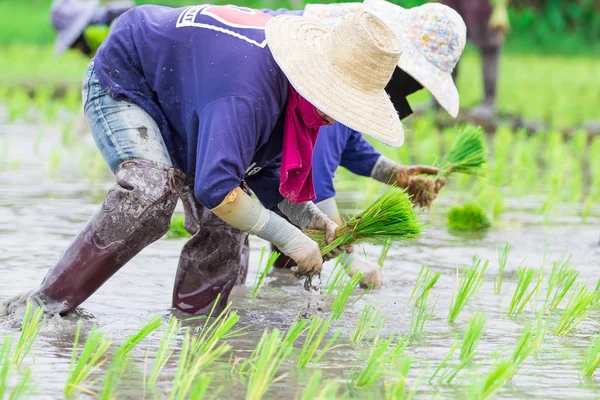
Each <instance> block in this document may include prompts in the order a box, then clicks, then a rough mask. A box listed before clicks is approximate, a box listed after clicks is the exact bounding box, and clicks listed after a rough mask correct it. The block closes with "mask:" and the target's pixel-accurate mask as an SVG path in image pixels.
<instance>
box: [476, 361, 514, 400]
mask: <svg viewBox="0 0 600 400" xmlns="http://www.w3.org/2000/svg"><path fill="white" fill-rule="evenodd" d="M512 374H513V364H512V361H511V360H500V361H498V362H496V363H495V364H494V365H492V367H490V369H489V371H488V372H487V374H485V376H484V377H483V379H481V380H477V381H475V383H474V384H473V385H472V386H471V387H470V388H469V390H468V398H469V399H471V400H486V399H489V398H490V397H492V396H493V395H494V394H495V393H496V392H497V391H498V390H500V389H501V388H502V386H504V383H505V382H506V381H507V380H509V379H510V377H511V376H512Z"/></svg>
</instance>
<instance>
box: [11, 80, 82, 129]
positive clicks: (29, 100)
mask: <svg viewBox="0 0 600 400" xmlns="http://www.w3.org/2000/svg"><path fill="white" fill-rule="evenodd" d="M0 105H2V107H5V108H6V111H7V119H8V122H17V121H23V120H25V121H29V122H43V123H48V122H53V121H55V120H56V119H57V118H58V116H59V113H60V112H61V111H64V112H67V113H81V88H80V87H79V86H78V85H71V86H62V85H59V86H53V85H42V86H39V87H36V88H35V90H29V89H27V88H24V87H12V88H8V87H4V86H0Z"/></svg>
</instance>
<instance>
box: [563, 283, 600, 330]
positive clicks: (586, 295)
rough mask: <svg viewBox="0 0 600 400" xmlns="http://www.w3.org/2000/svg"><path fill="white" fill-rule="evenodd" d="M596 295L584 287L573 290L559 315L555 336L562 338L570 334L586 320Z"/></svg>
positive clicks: (580, 286)
mask: <svg viewBox="0 0 600 400" xmlns="http://www.w3.org/2000/svg"><path fill="white" fill-rule="evenodd" d="M596 298H597V294H596V293H595V292H594V291H591V290H588V289H587V288H586V287H585V285H579V286H578V287H576V288H575V290H574V291H573V293H572V294H571V297H570V298H569V302H568V303H567V305H566V307H565V309H564V310H563V312H562V314H561V315H560V320H559V322H558V325H557V327H556V329H554V335H555V336H564V335H566V334H568V333H569V332H571V331H572V330H573V329H575V327H576V326H577V325H579V323H580V322H581V321H583V320H584V319H586V318H587V316H588V315H589V313H590V312H591V307H590V306H591V305H593V304H594V302H595V300H596Z"/></svg>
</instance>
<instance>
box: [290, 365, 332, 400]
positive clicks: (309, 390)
mask: <svg viewBox="0 0 600 400" xmlns="http://www.w3.org/2000/svg"><path fill="white" fill-rule="evenodd" d="M322 375H323V373H322V372H321V370H320V369H318V370H316V371H315V372H314V373H313V374H312V375H311V377H310V379H309V380H308V382H307V383H306V386H304V390H302V395H301V396H300V400H329V399H336V398H338V396H337V392H338V390H339V388H340V384H339V383H338V382H336V381H329V382H327V381H325V382H321V376H322Z"/></svg>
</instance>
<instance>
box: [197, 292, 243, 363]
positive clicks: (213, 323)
mask: <svg viewBox="0 0 600 400" xmlns="http://www.w3.org/2000/svg"><path fill="white" fill-rule="evenodd" d="M220 298H221V295H220V294H219V295H218V296H217V298H216V300H215V301H214V304H213V307H212V309H211V310H210V313H209V314H208V316H207V317H198V318H188V319H187V320H186V321H191V320H194V319H199V318H206V321H205V322H204V325H203V326H202V327H197V328H196V331H198V332H199V333H200V335H199V336H198V337H197V338H195V339H194V341H193V342H192V352H193V353H194V354H195V355H201V354H209V353H211V352H213V351H215V349H217V348H218V347H217V344H218V343H219V342H220V341H221V340H224V339H229V338H233V337H238V336H241V332H242V331H243V330H244V329H245V328H240V329H236V330H232V329H233V327H234V326H235V325H236V324H237V323H238V322H239V320H240V316H239V315H238V313H237V311H231V303H228V304H227V306H225V308H224V309H223V311H221V312H220V314H219V315H218V316H216V317H213V314H214V312H215V309H216V307H217V304H218V303H219V299H220Z"/></svg>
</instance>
